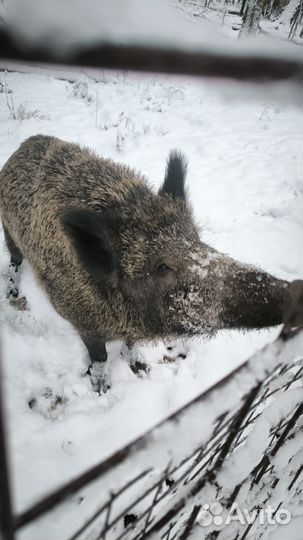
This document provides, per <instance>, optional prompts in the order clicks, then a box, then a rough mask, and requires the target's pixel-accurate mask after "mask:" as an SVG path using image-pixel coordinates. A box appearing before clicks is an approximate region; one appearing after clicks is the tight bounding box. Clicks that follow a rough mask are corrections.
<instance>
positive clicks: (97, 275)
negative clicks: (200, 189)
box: [62, 152, 284, 340]
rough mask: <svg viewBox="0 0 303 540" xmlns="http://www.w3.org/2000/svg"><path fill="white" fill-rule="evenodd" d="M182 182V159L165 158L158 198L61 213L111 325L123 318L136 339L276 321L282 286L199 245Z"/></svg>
mask: <svg viewBox="0 0 303 540" xmlns="http://www.w3.org/2000/svg"><path fill="white" fill-rule="evenodd" d="M185 176H186V162H185V160H184V158H183V157H182V155H181V154H180V153H178V152H172V153H171V154H170V157H169V160H168V165H167V169H166V175H165V179H164V183H163V186H162V187H161V188H160V190H159V192H158V194H154V193H152V191H151V190H149V189H147V188H146V186H144V187H143V188H142V189H141V188H140V187H138V188H136V190H135V191H134V192H133V193H131V194H130V197H129V204H125V200H124V202H123V204H121V205H119V204H117V205H116V206H115V207H114V208H110V209H108V210H107V211H106V212H104V211H103V212H102V213H101V212H99V213H98V212H93V211H87V210H81V209H77V210H74V209H71V210H66V211H65V212H64V213H63V216H62V219H63V220H64V222H65V227H66V228H67V230H68V231H69V234H70V236H71V238H72V240H73V242H74V246H75V247H76V249H77V251H78V254H79V256H80V259H81V260H82V262H83V264H84V265H85V266H86V268H87V269H88V271H89V273H90V275H91V276H93V278H94V280H95V281H96V283H97V284H98V288H99V291H100V294H101V295H103V297H104V299H106V301H107V302H108V304H110V303H111V302H112V301H113V299H115V300H114V302H115V305H120V306H121V309H120V312H119V310H118V312H117V311H116V317H117V324H118V322H121V320H122V319H123V320H124V327H125V328H126V329H127V330H126V333H128V337H130V338H132V339H134V340H136V339H153V338H161V337H165V336H182V335H183V336H185V335H187V336H193V335H211V334H213V333H214V332H215V331H216V330H218V329H219V328H227V327H243V328H247V327H262V326H269V325H272V324H278V323H280V322H281V320H282V304H283V287H284V284H283V282H280V281H279V280H276V279H275V278H272V276H270V275H268V274H266V273H265V272H262V271H259V270H258V269H256V268H253V267H250V266H246V265H242V264H239V263H236V262H235V261H233V260H232V259H231V258H229V257H227V256H226V255H223V254H220V253H218V252H216V251H215V250H214V249H213V248H211V247H210V246H208V245H206V244H203V243H202V242H201V241H200V240H199V235H198V230H197V227H196V225H195V223H194V219H193V216H192V211H191V208H190V206H189V204H188V201H187V199H186V193H185V187H184V183H185ZM117 295H118V297H119V300H120V301H119V302H117V301H116V300H117ZM119 318H120V320H118V319H119ZM128 328H129V331H128Z"/></svg>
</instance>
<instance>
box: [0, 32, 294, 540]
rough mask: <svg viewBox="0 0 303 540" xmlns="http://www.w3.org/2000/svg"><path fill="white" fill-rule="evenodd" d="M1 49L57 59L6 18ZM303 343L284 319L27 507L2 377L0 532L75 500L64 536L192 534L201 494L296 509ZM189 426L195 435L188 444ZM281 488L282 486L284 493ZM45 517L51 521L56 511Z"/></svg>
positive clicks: (100, 60) (130, 53)
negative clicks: (14, 32) (171, 407)
mask: <svg viewBox="0 0 303 540" xmlns="http://www.w3.org/2000/svg"><path fill="white" fill-rule="evenodd" d="M0 56H2V58H6V59H18V60H25V61H40V62H49V63H51V62H57V63H58V58H56V57H55V56H54V55H52V53H51V52H49V51H42V52H41V50H37V49H31V50H21V48H20V47H18V45H17V44H16V43H15V42H14V40H13V39H12V38H11V36H10V35H9V34H7V33H6V32H5V31H4V30H2V31H0ZM59 62H60V63H63V64H66V65H86V66H91V67H103V68H104V67H106V68H112V69H122V68H123V69H133V70H139V71H140V70H141V71H155V72H165V73H181V74H190V75H198V76H203V75H204V76H205V75H207V76H209V75H212V76H220V77H231V78H235V79H238V80H252V81H259V82H264V81H274V80H283V79H288V80H290V81H292V82H293V83H295V84H296V85H297V84H298V82H299V78H300V73H301V65H300V63H299V62H298V61H296V60H285V59H284V60H281V61H279V60H277V59H273V58H263V57H259V58H258V57H253V56H250V57H245V58H237V57H226V56H220V55H211V54H207V53H195V54H193V53H190V52H183V51H163V50H160V49H151V48H148V49H147V48H144V47H117V46H114V45H101V46H96V47H94V48H93V49H90V50H84V51H80V52H79V53H77V55H73V56H71V57H65V58H60V60H59ZM300 345H302V331H299V330H297V331H283V332H282V334H281V336H280V337H279V338H278V339H277V341H276V342H274V343H273V344H270V345H268V346H267V347H266V348H265V349H264V350H263V351H261V352H259V353H257V354H256V355H255V356H254V357H253V358H251V359H250V360H248V361H247V362H245V363H244V364H243V365H242V366H241V367H240V368H238V369H236V370H235V371H233V372H232V373H230V374H229V375H228V376H227V377H224V378H223V379H222V380H221V381H220V382H219V383H217V384H216V385H215V386H214V387H212V388H211V389H209V390H207V391H206V392H204V393H202V394H201V395H200V396H199V397H198V398H196V399H195V400H193V401H192V402H191V403H189V404H188V405H186V406H185V407H183V408H182V409H181V410H180V411H178V412H176V413H175V414H173V415H172V416H170V417H169V418H167V419H166V420H164V421H163V422H162V423H161V424H160V425H158V426H157V427H156V428H154V429H152V430H150V431H149V432H148V433H146V434H144V435H143V436H141V437H139V438H138V439H137V440H136V441H134V442H133V443H131V444H129V445H128V446H126V447H124V448H123V449H121V450H119V451H117V452H116V453H115V454H113V455H112V456H111V457H110V458H108V459H106V460H104V461H103V462H101V463H100V464H98V465H96V466H95V467H93V468H91V469H90V470H88V471H86V472H85V473H84V474H82V475H80V476H78V477H77V478H75V479H74V480H72V481H71V482H68V483H67V484H66V485H64V486H62V487H61V488H59V489H58V490H56V491H54V492H53V493H50V494H49V495H48V496H46V497H45V498H43V499H40V500H39V501H38V502H37V503H36V504H34V505H33V506H31V507H30V508H28V509H27V510H25V511H23V512H22V513H19V514H16V513H15V512H14V511H13V505H12V497H11V488H10V474H9V460H8V451H7V438H6V431H5V426H4V424H5V407H4V403H3V401H4V399H3V397H4V396H3V390H2V389H1V394H0V538H2V540H13V539H14V538H15V537H16V534H18V533H19V532H21V533H22V530H23V529H24V528H26V527H30V526H35V524H37V523H38V522H40V521H41V520H44V519H46V520H47V519H48V520H49V518H50V516H51V515H53V517H54V519H53V521H55V520H56V519H58V520H59V521H58V522H60V519H64V520H65V522H66V520H68V519H69V518H68V513H69V511H70V510H71V508H72V507H73V505H75V504H78V505H79V507H78V509H79V512H77V513H78V514H79V515H78V521H79V523H76V522H75V519H73V524H71V528H70V532H69V534H67V535H66V537H64V538H60V540H84V539H89V540H97V539H100V540H101V539H102V540H103V539H104V540H122V539H124V540H143V539H145V538H153V539H157V540H158V539H161V540H175V539H179V540H186V539H187V538H190V536H191V534H192V532H193V531H194V529H195V527H199V525H197V516H198V514H199V512H200V510H201V507H202V505H203V503H205V502H208V501H209V500H211V499H212V500H214V501H219V502H220V504H221V505H222V507H223V509H228V508H230V506H231V505H232V503H233V502H235V501H239V502H240V503H241V502H243V501H244V500H245V504H246V507H247V508H249V509H250V510H253V509H254V510H256V512H257V515H258V514H259V513H260V511H261V510H262V508H264V507H265V505H266V504H267V503H268V502H270V501H272V500H273V501H274V505H275V513H277V512H278V511H279V508H280V507H281V505H283V504H284V503H286V504H288V505H289V506H290V507H291V508H294V509H296V504H298V503H299V502H300V501H302V502H303V495H302V492H303V453H302V452H298V446H297V445H296V444H294V441H296V440H297V438H298V437H300V441H301V442H302V438H301V437H302V431H303V423H302V413H303V405H302V403H301V404H300V402H299V400H298V401H296V400H293V396H294V395H296V394H295V392H296V391H298V390H300V389H301V388H302V374H303V358H302V356H300V355H298V350H299V347H300ZM0 367H1V366H0ZM1 383H2V375H1V373H0V384H1ZM285 395H286V396H288V395H289V396H292V397H291V399H289V403H290V407H288V409H287V412H286V415H285V418H282V417H278V418H276V419H275V420H273V422H272V424H271V425H270V428H269V429H268V432H267V435H266V436H265V438H264V440H263V449H262V455H261V457H258V459H257V462H256V463H254V462H253V461H252V464H251V466H250V467H249V468H248V469H247V470H246V471H245V476H244V478H240V477H239V475H238V474H236V473H235V474H234V475H232V476H231V477H230V478H229V481H228V482H227V483H224V478H225V479H226V474H227V472H226V471H228V468H230V467H231V466H232V467H234V466H235V459H236V460H237V459H239V463H241V460H244V461H243V463H244V462H245V459H244V458H245V454H243V452H245V448H246V446H247V443H248V441H249V440H251V437H252V436H253V435H254V430H256V432H257V433H261V432H260V431H258V430H259V427H260V422H261V423H262V421H263V420H264V419H265V420H266V418H268V414H269V412H268V411H271V410H272V407H273V406H274V405H275V404H279V400H281V399H284V396H285ZM231 396H232V399H231ZM188 432H191V433H192V434H193V433H194V436H193V437H189V441H188V443H187V444H185V446H184V448H183V438H184V436H187V433H188ZM179 447H180V448H179ZM282 453H283V456H284V459H280V461H279V460H278V459H277V456H279V455H280V454H281V455H282ZM281 462H282V463H283V464H284V465H283V466H282V465H281ZM285 463H286V466H285ZM246 467H247V465H246ZM224 475H225V476H224ZM98 482H99V483H100V487H98V486H97V484H98ZM279 484H280V485H282V487H283V489H282V492H279ZM274 493H278V496H277V497H278V498H276V500H275V498H274V497H273V494H274ZM282 495H283V496H282ZM76 497H78V498H76ZM83 500H86V501H87V504H86V506H85V508H83V510H82V509H81V510H80V503H79V501H80V502H82V501H83ZM294 501H296V503H295V502H294ZM81 508H82V507H81ZM62 516H63V517H62ZM73 516H74V514H73ZM45 523H46V524H47V525H46V526H45V527H46V529H48V527H49V521H46V522H45ZM232 526H233V529H232V531H233V532H232V534H233V536H232V537H233V539H234V540H244V539H245V538H247V537H250V535H251V534H253V536H252V537H253V538H254V539H255V540H256V539H258V538H261V537H262V535H263V533H264V527H265V525H264V524H263V525H262V527H263V529H262V530H261V528H260V527H258V523H257V520H255V521H254V522H253V523H250V524H248V525H243V524H239V523H233V525H232ZM46 529H45V530H46ZM200 531H201V539H202V538H205V539H208V540H210V539H211V540H214V539H215V538H218V539H221V538H222V539H223V538H224V530H220V528H216V527H215V526H214V525H212V526H210V527H209V528H208V529H207V528H206V529H205V530H204V529H202V527H200ZM21 536H22V535H21ZM199 538H200V536H199ZM58 540H59V539H58Z"/></svg>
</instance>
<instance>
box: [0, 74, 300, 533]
mask: <svg viewBox="0 0 303 540" xmlns="http://www.w3.org/2000/svg"><path fill="white" fill-rule="evenodd" d="M60 77H63V74H62V73H61V74H60ZM96 77H97V79H98V82H97V81H96V80H94V79H93V78H91V77H87V76H85V75H81V74H73V75H71V74H69V78H70V79H71V80H73V81H75V80H76V81H77V80H79V81H80V82H76V83H74V82H68V81H67V80H59V79H58V78H56V77H54V76H53V75H52V74H51V72H49V73H48V74H43V72H41V71H40V72H39V73H38V74H37V73H31V74H24V73H23V74H21V73H7V74H5V73H4V72H2V73H0V82H1V83H2V84H3V85H6V86H7V88H9V89H10V90H11V91H12V92H11V93H6V92H2V93H0V167H2V165H3V164H4V162H5V161H6V159H7V158H8V157H9V156H10V155H11V153H12V152H13V151H14V150H15V149H16V148H17V147H18V145H19V144H20V143H21V142H22V141H23V140H24V139H25V138H26V137H28V136H30V135H33V134H37V133H44V134H49V135H56V136H58V137H61V138H63V139H66V140H69V141H76V142H78V143H80V144H83V145H88V146H90V147H91V148H94V149H95V150H96V151H97V152H98V153H100V154H102V155H104V156H108V157H112V158H113V159H115V160H118V161H123V162H124V163H127V164H129V165H131V166H133V167H135V168H137V169H140V170H141V171H142V172H143V173H144V174H146V176H148V177H149V179H150V181H151V182H152V183H153V185H154V186H155V189H156V188H157V187H158V186H159V185H160V183H161V181H162V179H163V175H164V167H165V160H166V157H167V154H168V151H169V149H171V148H181V149H182V150H183V151H184V152H185V154H186V155H187V157H188V161H189V174H188V189H189V192H190V199H191V201H192V204H193V207H194V211H195V216H196V218H197V220H198V221H199V223H200V225H201V237H202V239H203V241H205V242H208V243H209V244H211V245H212V246H214V247H215V248H217V249H218V250H220V251H222V252H224V253H228V254H229V255H231V256H232V257H234V258H236V259H238V260H240V261H243V262H248V263H252V264H255V265H259V266H260V267H262V268H263V269H265V270H267V271H269V272H271V273H272V274H274V275H276V276H277V277H280V278H284V279H288V280H293V279H296V278H298V277H302V273H303V260H302V239H303V212H302V209H303V198H302V195H303V193H302V192H303V188H302V178H301V174H302V109H301V108H300V107H298V106H297V105H292V104H291V102H290V100H284V101H283V100H278V99H277V98H275V97H274V95H276V94H274V93H272V92H271V87H270V86H268V87H266V90H265V91H263V92H258V93H256V94H254V92H253V89H252V87H250V86H249V85H243V86H240V85H236V84H234V83H228V82H225V81H223V82H219V83H218V82H217V83H216V84H214V83H212V82H210V81H208V80H200V81H199V80H194V79H189V78H181V77H179V78H168V77H167V78H166V77H159V76H148V77H147V76H143V75H142V76H140V75H137V76H133V75H130V74H128V73H119V74H115V73H109V72H99V73H98V74H96ZM0 89H1V85H0ZM12 110H14V111H15V113H16V115H15V116H17V119H14V118H13V117H12ZM8 262H9V259H8V253H7V251H6V248H5V246H4V238H3V233H2V228H1V226H0V322H1V345H2V352H3V359H4V381H5V387H4V388H5V397H6V399H7V423H8V426H9V433H10V441H9V442H10V457H11V463H12V470H13V487H14V502H15V504H16V508H17V509H18V510H21V509H24V508H25V507H27V506H28V505H29V504H30V503H32V502H34V500H36V499H37V498H39V497H40V496H41V495H42V494H45V493H46V492H48V491H49V490H50V489H54V488H56V487H57V486H58V485H59V484H61V483H62V482H65V481H66V480H68V479H70V478H71V477H73V476H75V475H77V474H78V473H79V472H81V471H83V470H85V469H87V468H88V467H89V466H91V465H92V464H94V463H96V462H98V461H100V460H101V459H102V458H104V457H106V456H108V455H110V454H111V453H112V452H113V451H114V450H116V449H117V448H119V447H121V446H122V445H124V444H125V443H127V442H129V441H131V440H133V439H134V438H135V437H136V436H138V435H139V434H141V433H142V432H144V431H145V430H147V429H148V428H150V427H151V426H153V425H155V424H156V423H157V422H159V421H160V420H161V419H163V418H164V417H166V416H167V415H169V414H170V413H172V412H173V411H175V410H176V409H177V408H179V407H180V406H182V405H183V404H184V403H186V402H188V401H189V400H190V399H192V398H193V397H195V396H196V395H197V394H199V393H200V392H201V391H202V390H204V389H205V388H207V387H209V386H210V385H211V384H212V383H214V382H215V381H217V380H218V379H220V378H221V377H222V376H223V375H225V374H226V373H228V372H230V371H231V370H232V369H233V368H234V367H235V366H237V365H239V364H240V363H242V362H243V361H244V360H245V359H246V358H248V357H249V356H250V355H251V354H252V353H253V352H254V351H255V350H256V349H258V348H260V347H261V346H262V345H263V344H265V343H267V342H269V341H271V340H272V339H273V338H274V337H275V336H276V335H277V334H278V331H279V329H272V330H268V331H262V332H250V333H247V334H242V333H238V332H224V333H223V332H222V333H221V334H219V335H218V336H217V337H216V338H214V339H213V340H211V341H208V342H203V341H200V340H198V339H196V340H193V341H186V342H181V341H180V342H179V343H174V344H170V345H173V346H174V349H173V351H169V352H168V351H167V348H166V345H167V344H163V343H159V344H157V345H155V344H146V345H145V346H144V347H142V348H141V349H142V353H143V355H144V356H145V358H146V360H147V362H148V363H149V365H150V367H151V369H150V372H149V374H148V375H146V376H144V377H142V378H138V377H136V376H135V375H134V374H133V373H132V372H131V371H130V369H129V367H128V365H127V364H126V363H125V362H124V361H123V359H122V357H121V355H120V348H121V344H120V343H113V344H111V345H110V346H109V376H110V380H111V389H110V390H109V391H108V392H107V393H106V394H103V395H101V396H99V395H97V394H96V393H94V392H93V390H92V388H91V384H90V380H89V378H88V376H86V375H85V371H86V365H87V363H86V362H87V353H86V351H85V349H84V347H83V345H82V343H81V341H80V339H79V337H78V336H77V334H76V333H75V331H74V330H73V329H72V328H71V326H70V325H69V324H68V323H67V322H66V321H64V320H63V319H61V318H60V317H59V315H58V314H57V313H56V312H55V311H54V309H53V308H52V306H51V305H50V303H49V301H48V299H47V298H46V296H45V294H44V293H43V292H42V291H41V290H40V289H39V287H38V285H37V284H36V282H35V279H34V276H33V273H32V271H31V269H30V267H29V265H28V264H27V263H26V262H25V263H24V266H23V270H22V281H21V292H22V294H24V295H25V296H26V298H27V301H28V303H29V307H30V310H29V311H28V312H19V311H18V312H17V311H15V310H14V309H13V308H12V307H11V306H10V305H9V304H8V302H7V300H6V297H5V290H6V281H5V278H4V277H3V276H4V275H5V273H6V270H7V266H8ZM179 352H185V354H186V359H182V358H181V357H177V355H178V353H179ZM165 354H169V355H170V356H173V357H177V358H176V361H174V362H171V363H166V362H163V356H164V355H165ZM34 400H35V401H34ZM30 405H31V406H30ZM58 540H59V539H58ZM290 540H292V539H290Z"/></svg>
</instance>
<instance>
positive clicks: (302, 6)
mask: <svg viewBox="0 0 303 540" xmlns="http://www.w3.org/2000/svg"><path fill="white" fill-rule="evenodd" d="M302 16H303V0H300V3H299V4H298V5H297V7H296V10H295V12H294V14H293V16H292V18H291V20H290V23H291V25H290V30H289V34H288V39H292V38H293V37H294V35H295V33H296V30H297V28H298V24H299V23H300V22H301V20H302Z"/></svg>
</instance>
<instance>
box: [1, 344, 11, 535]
mask: <svg viewBox="0 0 303 540" xmlns="http://www.w3.org/2000/svg"><path fill="white" fill-rule="evenodd" d="M3 401H4V400H3V376H2V370H1V351H0V540H14V525H13V514H12V503H11V491H10V482H9V470H8V459H7V444H6V431H5V425H4V423H5V422H4V404H3Z"/></svg>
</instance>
